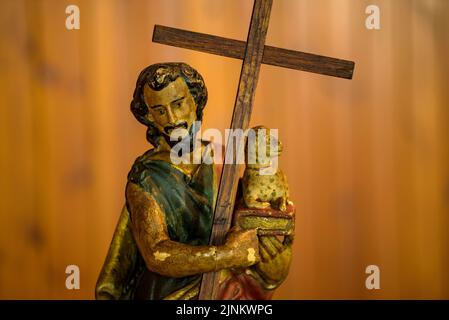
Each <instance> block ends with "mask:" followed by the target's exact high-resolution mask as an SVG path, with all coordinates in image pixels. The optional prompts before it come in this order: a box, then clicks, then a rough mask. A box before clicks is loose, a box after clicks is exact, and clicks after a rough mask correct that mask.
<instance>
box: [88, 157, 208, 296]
mask: <svg viewBox="0 0 449 320" xmlns="http://www.w3.org/2000/svg"><path fill="white" fill-rule="evenodd" d="M152 155H154V152H153V151H152V150H150V151H148V152H146V153H145V154H144V155H142V156H141V157H139V158H137V160H136V162H135V163H134V165H133V167H132V169H131V171H130V173H129V175H128V181H129V182H132V183H135V184H137V185H139V186H140V187H141V188H142V189H143V190H144V191H145V192H148V193H149V194H151V196H152V197H153V198H154V199H155V201H156V202H157V203H158V204H159V206H160V208H161V209H162V212H163V214H164V217H165V221H166V224H167V229H168V234H169V237H170V239H171V240H173V241H176V242H181V243H184V244H188V245H207V244H208V240H209V235H210V231H211V228H212V217H213V204H214V196H215V186H214V178H215V175H214V168H213V165H207V164H201V165H200V166H199V167H198V169H197V171H196V172H195V173H194V174H193V176H192V178H191V179H190V178H189V177H188V176H187V175H186V174H184V173H183V172H181V171H180V170H179V169H177V168H175V167H174V166H172V165H171V164H169V163H167V162H165V161H162V160H153V159H152ZM127 206H128V204H127ZM128 212H129V210H126V208H125V210H124V211H123V212H122V216H121V218H120V221H119V224H118V225H117V229H116V232H115V234H114V237H113V240H112V243H111V247H110V249H109V253H108V256H107V258H106V261H105V263H104V266H103V270H102V272H101V274H100V277H99V279H98V282H97V290H96V291H97V295H98V293H99V291H101V290H102V288H109V289H108V291H113V292H114V295H113V298H117V299H163V298H164V297H166V296H167V295H169V294H170V293H172V292H174V291H176V290H178V289H181V288H182V287H184V286H186V285H188V284H189V283H191V282H192V281H195V280H197V278H198V277H199V276H198V275H195V276H189V277H183V278H169V277H165V276H162V275H159V274H157V273H155V272H152V271H150V270H148V269H147V268H146V266H145V263H144V261H143V258H142V256H141V254H140V252H139V250H138V248H137V245H136V243H135V241H134V238H133V235H132V232H131V230H130V224H131V221H130V216H129V213H128Z"/></svg>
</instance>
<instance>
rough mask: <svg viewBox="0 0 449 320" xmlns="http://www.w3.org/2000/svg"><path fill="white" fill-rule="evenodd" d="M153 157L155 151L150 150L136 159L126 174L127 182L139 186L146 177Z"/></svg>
mask: <svg viewBox="0 0 449 320" xmlns="http://www.w3.org/2000/svg"><path fill="white" fill-rule="evenodd" d="M155 155H156V150H155V149H150V150H148V151H146V152H145V153H144V154H142V155H141V156H139V157H137V159H136V160H135V161H134V164H133V165H132V167H131V170H130V171H129V173H128V181H129V182H133V183H136V184H138V185H141V183H142V181H143V180H144V179H145V178H146V177H147V176H148V173H149V168H148V167H149V164H150V163H151V161H152V160H153V159H154V158H155Z"/></svg>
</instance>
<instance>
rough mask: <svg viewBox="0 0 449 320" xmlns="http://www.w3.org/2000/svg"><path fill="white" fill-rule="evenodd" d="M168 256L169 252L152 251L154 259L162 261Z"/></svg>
mask: <svg viewBox="0 0 449 320" xmlns="http://www.w3.org/2000/svg"><path fill="white" fill-rule="evenodd" d="M168 257H170V253H167V252H159V251H156V252H155V253H154V258H155V259H156V260H159V261H164V260H165V259H167V258H168Z"/></svg>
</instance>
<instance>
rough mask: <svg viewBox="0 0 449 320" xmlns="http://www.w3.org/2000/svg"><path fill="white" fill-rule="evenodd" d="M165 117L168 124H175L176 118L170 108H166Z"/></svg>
mask: <svg viewBox="0 0 449 320" xmlns="http://www.w3.org/2000/svg"><path fill="white" fill-rule="evenodd" d="M167 117H168V122H169V123H176V117H175V115H174V114H173V112H172V110H171V108H170V107H167Z"/></svg>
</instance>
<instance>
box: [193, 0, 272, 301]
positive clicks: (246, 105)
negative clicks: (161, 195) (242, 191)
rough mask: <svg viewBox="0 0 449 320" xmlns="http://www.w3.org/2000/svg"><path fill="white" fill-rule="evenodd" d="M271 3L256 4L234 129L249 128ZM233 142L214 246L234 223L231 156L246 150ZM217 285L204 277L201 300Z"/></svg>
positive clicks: (211, 276) (235, 172)
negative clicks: (242, 149) (241, 149)
mask: <svg viewBox="0 0 449 320" xmlns="http://www.w3.org/2000/svg"><path fill="white" fill-rule="evenodd" d="M272 4H273V1H272V0H255V1H254V7H253V13H252V16H251V23H250V27H249V32H248V40H247V42H246V50H245V57H244V59H243V64H242V70H241V72H240V80H239V86H238V90H237V97H236V99H235V105H234V112H233V115H232V122H231V128H232V129H243V130H246V129H247V128H248V125H249V121H250V118H251V112H252V109H253V101H254V95H255V92H256V87H257V81H258V79H259V71H260V65H261V63H262V57H263V50H264V47H265V39H266V36H267V30H268V24H269V21H270V12H271V6H272ZM232 143H233V142H232V140H230V141H228V144H227V145H226V158H225V159H226V160H225V163H233V164H225V165H224V167H223V172H222V174H221V179H220V186H219V189H218V196H217V204H216V207H215V212H214V222H213V225H212V234H211V237H210V242H209V243H210V244H211V245H221V244H222V243H223V242H224V239H225V236H226V233H227V232H228V230H229V228H230V226H231V222H232V214H233V210H234V202H235V196H236V193H237V184H238V180H239V167H238V165H237V164H235V163H236V162H235V161H234V159H230V158H231V154H233V155H234V156H235V155H236V154H237V152H239V150H240V148H243V141H241V140H239V141H237V142H236V143H235V149H234V148H233V145H232ZM217 284H218V273H216V272H211V273H206V274H204V275H203V279H202V281H201V287H200V295H199V299H200V300H208V299H214V297H215V295H216V291H217V287H216V286H217Z"/></svg>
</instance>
